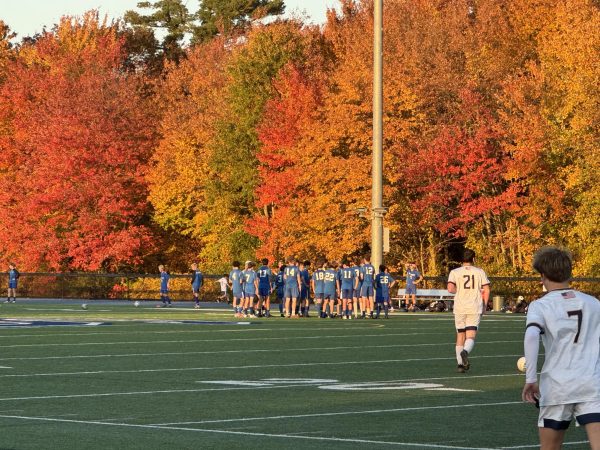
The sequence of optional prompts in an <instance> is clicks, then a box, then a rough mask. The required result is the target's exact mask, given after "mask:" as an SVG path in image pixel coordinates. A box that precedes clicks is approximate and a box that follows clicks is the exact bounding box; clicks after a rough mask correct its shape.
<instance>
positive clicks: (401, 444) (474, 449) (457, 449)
mask: <svg viewBox="0 0 600 450" xmlns="http://www.w3.org/2000/svg"><path fill="white" fill-rule="evenodd" d="M0 418H5V419H21V420H33V421H41V422H61V423H77V424H84V425H103V426H111V427H126V428H145V429H160V430H174V431H192V432H195V433H216V434H231V435H237V436H259V437H272V438H284V439H304V440H309V441H329V442H351V443H358V444H377V445H393V446H398V447H417V448H424V447H425V448H439V449H452V450H495V449H491V448H488V447H459V446H454V445H441V444H429V443H425V442H421V443H412V442H390V441H374V440H369V439H348V438H336V437H320V436H303V435H294V434H275V433H254V432H248V431H230V430H211V429H205V428H184V427H161V426H156V425H140V424H128V423H113V422H102V421H97V420H75V419H55V418H47V417H29V416H8V415H0Z"/></svg>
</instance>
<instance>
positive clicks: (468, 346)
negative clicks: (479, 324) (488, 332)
mask: <svg viewBox="0 0 600 450" xmlns="http://www.w3.org/2000/svg"><path fill="white" fill-rule="evenodd" d="M473 347H475V340H474V339H470V338H469V339H467V340H466V341H465V350H466V351H467V353H469V354H470V353H471V352H472V351H473Z"/></svg>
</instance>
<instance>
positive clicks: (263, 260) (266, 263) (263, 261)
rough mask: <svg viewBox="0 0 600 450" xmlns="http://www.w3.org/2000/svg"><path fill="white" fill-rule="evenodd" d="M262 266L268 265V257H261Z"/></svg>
mask: <svg viewBox="0 0 600 450" xmlns="http://www.w3.org/2000/svg"><path fill="white" fill-rule="evenodd" d="M261 263H262V265H263V266H268V265H269V259H268V258H263V259H262V261H261Z"/></svg>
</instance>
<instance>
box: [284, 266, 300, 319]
mask: <svg viewBox="0 0 600 450" xmlns="http://www.w3.org/2000/svg"><path fill="white" fill-rule="evenodd" d="M283 280H284V282H285V292H284V297H285V315H286V317H293V318H296V319H297V318H298V315H297V314H296V302H297V300H298V298H299V296H300V285H301V284H302V280H301V279H300V269H299V268H298V266H297V265H296V259H295V258H291V257H290V258H288V260H287V266H285V270H284V273H283Z"/></svg>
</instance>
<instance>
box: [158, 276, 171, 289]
mask: <svg viewBox="0 0 600 450" xmlns="http://www.w3.org/2000/svg"><path fill="white" fill-rule="evenodd" d="M170 279H171V275H169V274H168V273H167V272H161V273H160V290H161V291H166V290H167V289H169V280H170Z"/></svg>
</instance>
